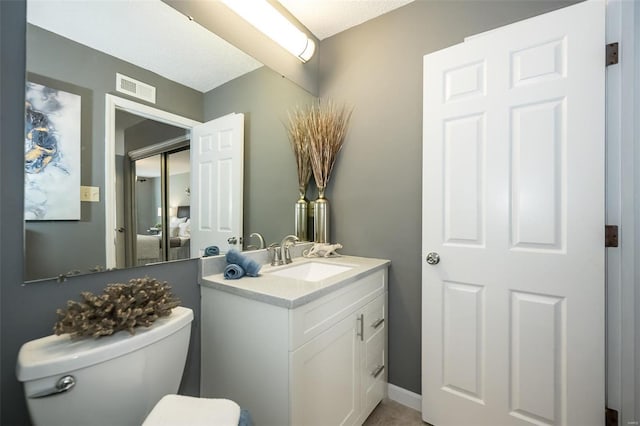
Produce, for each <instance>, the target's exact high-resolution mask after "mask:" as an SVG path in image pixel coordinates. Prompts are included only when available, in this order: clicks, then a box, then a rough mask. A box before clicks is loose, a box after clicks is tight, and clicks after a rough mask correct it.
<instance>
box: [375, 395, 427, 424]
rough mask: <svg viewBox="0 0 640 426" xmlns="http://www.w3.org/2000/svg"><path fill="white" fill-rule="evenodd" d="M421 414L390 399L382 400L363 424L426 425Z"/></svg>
mask: <svg viewBox="0 0 640 426" xmlns="http://www.w3.org/2000/svg"><path fill="white" fill-rule="evenodd" d="M428 425H429V424H428V423H424V422H423V421H422V414H421V413H420V412H419V411H416V410H414V409H412V408H409V407H405V406H404V405H402V404H399V403H397V402H395V401H392V400H390V399H385V400H383V401H382V402H381V403H380V404H378V406H377V407H376V408H375V410H373V412H372V413H371V415H370V416H369V418H367V420H365V422H364V424H363V426H428Z"/></svg>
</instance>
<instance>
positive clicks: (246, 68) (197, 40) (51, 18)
mask: <svg viewBox="0 0 640 426" xmlns="http://www.w3.org/2000/svg"><path fill="white" fill-rule="evenodd" d="M0 1H4V0H0ZM237 1H245V0H237ZM410 1H411V0H281V3H282V5H283V6H284V7H286V8H287V9H288V10H289V11H290V12H291V13H292V14H293V15H294V16H296V17H297V18H298V20H300V22H302V24H303V25H305V26H306V27H307V28H308V29H309V30H310V31H311V32H312V33H313V34H314V35H315V36H316V37H317V38H318V39H320V40H322V39H324V38H327V37H330V36H332V35H334V34H336V33H338V32H341V31H344V30H346V29H348V28H351V27H353V26H355V25H358V24H361V23H363V22H365V21H367V20H369V19H372V18H375V17H376V16H379V15H381V14H383V13H386V12H388V11H390V10H392V9H395V8H397V7H400V6H403V5H405V4H407V3H410ZM27 20H28V22H29V23H31V24H33V25H37V26H39V27H42V28H44V29H46V30H48V31H51V32H54V33H57V34H59V35H61V36H63V37H66V38H69V39H72V40H75V41H77V42H78V43H81V44H83V45H85V46H88V47H91V48H93V49H96V50H99V51H101V52H104V53H107V54H109V55H112V56H115V57H117V58H119V59H122V60H124V61H127V62H130V63H132V64H135V65H138V66H139V67H141V68H144V69H147V70H149V71H152V72H155V73H156V74H159V75H161V76H163V77H165V78H168V79H169V80H172V81H176V82H178V83H181V84H183V85H185V86H188V87H191V88H193V89H195V90H198V91H200V92H207V91H209V90H211V89H213V88H215V87H218V86H220V85H222V84H224V83H226V82H228V81H230V80H233V79H234V78H236V77H239V76H241V75H243V74H245V73H247V72H250V71H252V70H254V69H256V68H259V67H260V66H262V64H261V63H260V62H258V61H256V60H255V59H253V58H252V57H250V56H248V55H246V54H245V53H243V52H241V51H240V50H238V49H236V48H235V47H234V46H232V45H230V44H229V43H227V42H226V41H224V40H222V39H221V38H220V37H218V36H216V35H215V34H213V33H211V32H210V31H208V30H206V29H205V28H203V27H201V26H200V25H198V24H196V23H195V22H191V21H189V20H188V19H187V18H186V17H185V16H184V15H182V14H180V13H178V12H176V11H175V10H174V9H173V8H171V7H170V6H168V5H167V4H165V3H163V2H162V1H161V0H28V2H27ZM132 77H134V78H135V76H132ZM114 84H115V76H114Z"/></svg>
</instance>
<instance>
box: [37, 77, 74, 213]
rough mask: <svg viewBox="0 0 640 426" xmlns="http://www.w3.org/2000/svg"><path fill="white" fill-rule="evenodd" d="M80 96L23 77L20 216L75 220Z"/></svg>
mask: <svg viewBox="0 0 640 426" xmlns="http://www.w3.org/2000/svg"><path fill="white" fill-rule="evenodd" d="M80 113H81V97H80V96H79V95H76V94H73V93H69V92H65V91H62V90H57V89H54V88H51V87H47V86H44V85H41V84H36V83H32V82H27V84H26V91H25V137H24V150H25V162H24V172H25V179H24V180H25V188H24V190H25V193H24V218H25V220H80V142H81V137H80V130H81V117H80Z"/></svg>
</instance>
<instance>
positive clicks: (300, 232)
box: [294, 188, 309, 241]
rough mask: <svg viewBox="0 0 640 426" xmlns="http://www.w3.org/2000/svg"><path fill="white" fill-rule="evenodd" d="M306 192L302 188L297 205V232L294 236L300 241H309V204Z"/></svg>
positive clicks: (295, 231)
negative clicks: (305, 196)
mask: <svg viewBox="0 0 640 426" xmlns="http://www.w3.org/2000/svg"><path fill="white" fill-rule="evenodd" d="M305 192H306V191H305V190H303V189H302V188H300V198H298V201H296V204H295V230H294V235H295V236H296V237H298V239H299V240H300V241H309V238H308V235H307V223H308V222H307V217H308V216H307V215H308V212H307V210H308V208H307V206H308V203H307V200H305V198H304V195H305Z"/></svg>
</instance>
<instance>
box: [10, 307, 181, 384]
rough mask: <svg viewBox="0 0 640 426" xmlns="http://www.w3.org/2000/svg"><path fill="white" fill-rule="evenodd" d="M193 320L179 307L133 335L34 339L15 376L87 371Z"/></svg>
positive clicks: (25, 377)
mask: <svg viewBox="0 0 640 426" xmlns="http://www.w3.org/2000/svg"><path fill="white" fill-rule="evenodd" d="M192 320H193V311H192V310H191V309H189V308H185V307H182V306H178V307H176V308H173V310H172V312H171V315H169V316H167V317H162V318H159V319H157V320H156V321H155V322H154V323H153V325H152V326H151V327H137V328H136V329H135V332H136V334H133V335H132V334H130V333H129V332H128V331H126V330H123V331H119V332H117V333H115V334H113V335H111V336H106V337H102V338H99V339H93V338H85V339H79V340H71V338H70V335H69V334H63V335H61V336H55V335H51V336H47V337H42V338H40V339H36V340H32V341H30V342H27V343H25V344H24V345H22V347H21V348H20V352H19V353H18V364H17V367H16V375H17V377H18V380H19V381H21V382H26V381H29V380H36V379H40V378H43V377H48V376H52V375H56V374H61V373H67V372H71V371H74V370H78V369H80V368H85V367H88V366H90V365H94V364H97V363H100V362H103V361H106V360H109V359H112V358H116V357H118V356H122V355H125V354H127V353H129V352H133V351H135V350H137V349H140V348H142V347H145V346H148V345H150V344H152V343H154V342H157V341H158V340H161V339H163V338H165V337H167V336H170V335H171V334H173V333H175V332H177V331H178V330H180V329H181V328H183V327H185V326H187V325H189V324H190V323H191V321H192Z"/></svg>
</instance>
